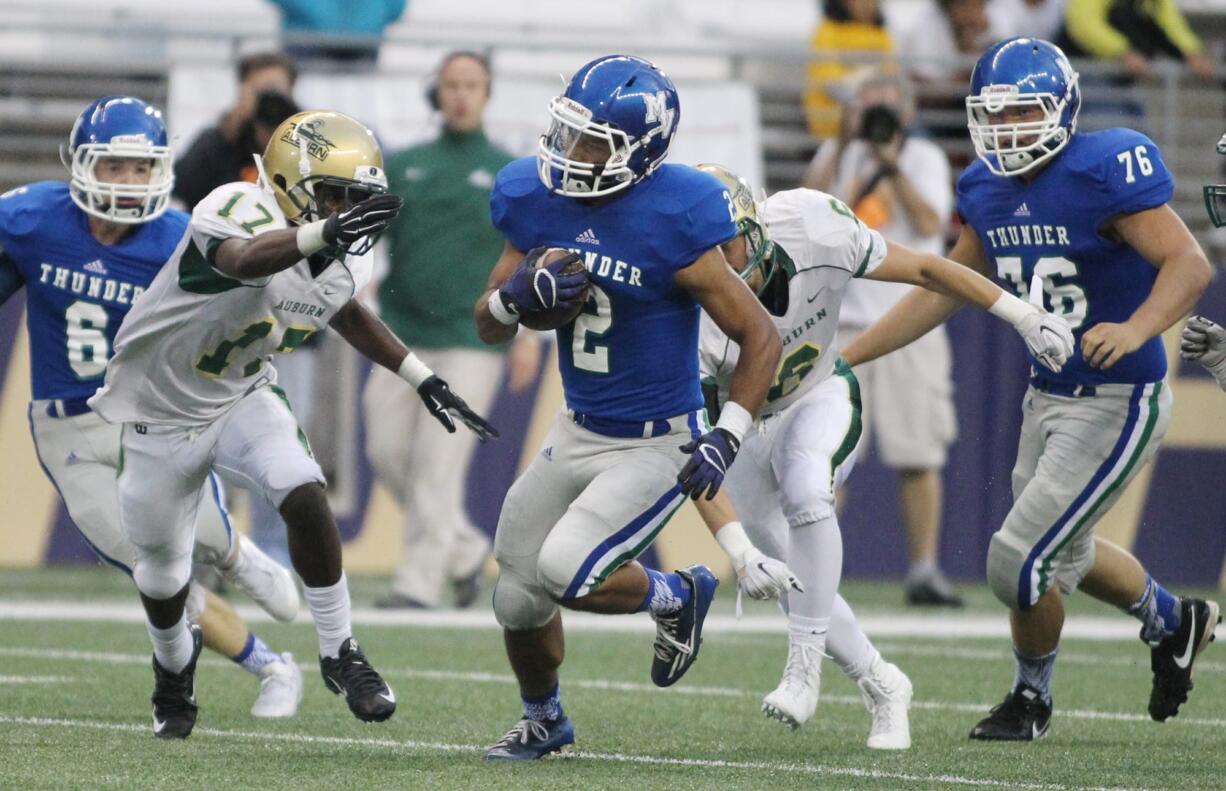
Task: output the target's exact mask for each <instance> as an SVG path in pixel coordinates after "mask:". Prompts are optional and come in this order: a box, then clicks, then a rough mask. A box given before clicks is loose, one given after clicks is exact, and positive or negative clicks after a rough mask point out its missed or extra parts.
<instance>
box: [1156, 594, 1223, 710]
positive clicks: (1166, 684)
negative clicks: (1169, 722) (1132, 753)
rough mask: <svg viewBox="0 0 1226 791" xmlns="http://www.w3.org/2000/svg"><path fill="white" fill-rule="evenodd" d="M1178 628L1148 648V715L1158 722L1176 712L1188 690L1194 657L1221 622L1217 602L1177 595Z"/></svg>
mask: <svg viewBox="0 0 1226 791" xmlns="http://www.w3.org/2000/svg"><path fill="white" fill-rule="evenodd" d="M1179 603H1180V608H1181V618H1182V620H1181V621H1180V624H1179V630H1178V631H1177V632H1175V634H1173V635H1171V636H1169V637H1167V638H1166V639H1164V640H1163V641H1162V642H1160V643H1158V644H1157V645H1156V646H1154V647H1153V648H1151V649H1150V652H1149V666H1150V669H1151V670H1153V671H1154V686H1153V689H1151V690H1150V693H1149V716H1151V717H1153V718H1154V719H1155V720H1156V721H1158V722H1165V721H1166V719H1167V717H1174V716H1175V715H1176V714H1178V713H1179V706H1180V705H1181V704H1182V703H1183V702H1184V701H1186V700H1187V699H1188V693H1189V692H1191V691H1192V668H1193V665H1194V664H1195V663H1196V657H1198V656H1200V652H1201V651H1204V650H1205V648H1206V647H1207V646H1208V645H1209V643H1211V642H1213V638H1214V634H1213V629H1214V627H1216V626H1217V625H1218V624H1219V623H1221V622H1222V616H1221V614H1220V611H1219V609H1218V605H1217V602H1213V601H1204V600H1203V599H1180V602H1179Z"/></svg>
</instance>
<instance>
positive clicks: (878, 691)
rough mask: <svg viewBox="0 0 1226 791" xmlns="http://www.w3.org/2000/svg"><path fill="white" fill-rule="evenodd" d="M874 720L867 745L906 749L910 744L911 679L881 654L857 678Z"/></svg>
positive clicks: (886, 748)
mask: <svg viewBox="0 0 1226 791" xmlns="http://www.w3.org/2000/svg"><path fill="white" fill-rule="evenodd" d="M856 683H857V684H858V685H859V687H860V697H861V698H862V699H863V700H864V705H865V707H866V708H867V709H868V711H869V714H871V715H872V717H873V724H872V726H871V727H870V728H869V731H868V746H869V748H870V749H873V750H906V749H907V748H908V747H910V746H911V719H910V716H909V714H908V710H909V709H910V708H911V679H909V678H907V675H906V674H905V673H903V672H902V671H901V670H899V669H898V667H897V666H895V665H892V664H890V663H889V662H887V661H885V660H884V659H882V658H881V657H877V659H876V661H874V662H873V665H872V667H870V668H869V670H868V674H867V675H865V676H864V678H861V679H860V680H859V681H857V682H856Z"/></svg>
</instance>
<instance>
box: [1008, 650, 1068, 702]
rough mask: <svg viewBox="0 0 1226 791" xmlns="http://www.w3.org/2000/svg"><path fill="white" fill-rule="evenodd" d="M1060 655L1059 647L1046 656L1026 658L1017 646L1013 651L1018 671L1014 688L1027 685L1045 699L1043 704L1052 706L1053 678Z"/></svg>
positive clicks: (1015, 674) (1015, 672) (1014, 677)
mask: <svg viewBox="0 0 1226 791" xmlns="http://www.w3.org/2000/svg"><path fill="white" fill-rule="evenodd" d="M1058 653H1060V648H1059V647H1058V646H1057V647H1056V650H1055V651H1052V652H1051V653H1050V654H1048V655H1046V656H1038V657H1034V656H1026V655H1025V654H1023V653H1022V652H1021V651H1018V650H1017V647H1016V646H1015V647H1014V649H1013V658H1014V659H1015V660H1017V661H1016V670H1015V671H1014V676H1013V688H1014V689H1017V687H1018V685H1020V684H1025V685H1027V686H1029V687H1033V688H1035V689H1037V690H1038V691H1039V696H1040V697H1042V698H1043V702H1044V703H1046V704H1048V705H1049V706H1050V705H1051V676H1052V673H1053V672H1054V671H1055V669H1056V654H1058Z"/></svg>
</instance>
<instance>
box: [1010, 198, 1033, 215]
mask: <svg viewBox="0 0 1226 791" xmlns="http://www.w3.org/2000/svg"><path fill="white" fill-rule="evenodd" d="M1013 216H1014V217H1029V216H1030V207H1029V206H1027V205H1026V203H1025V201H1023V202H1022V205H1021V206H1018V207H1017V208H1016V209H1014V210H1013Z"/></svg>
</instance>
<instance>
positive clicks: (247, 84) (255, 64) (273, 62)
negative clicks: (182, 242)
mask: <svg viewBox="0 0 1226 791" xmlns="http://www.w3.org/2000/svg"><path fill="white" fill-rule="evenodd" d="M297 78H298V67H297V66H295V65H294V61H293V60H291V59H290V58H288V57H286V56H285V55H282V54H280V53H276V52H264V53H260V54H257V55H248V56H247V57H245V58H243V59H242V60H240V61H239V62H238V101H237V102H236V103H235V104H234V106H233V107H232V108H230V109H229V110H227V111H226V113H225V115H223V116H222V117H221V121H220V122H218V124H217V126H211V127H209V128H208V129H205V130H204V131H203V132H201V133H200V135H199V136H198V137H197V138H196V139H195V141H194V142H193V143H192V144H191V146H190V147H189V148H188V149H187V152H186V153H185V154H183V155H182V156H181V157H179V158H178V160H177V161H176V162H175V191H174V196H175V197H176V198H178V199H179V200H180V201H182V202H183V204H184V205H185V206H186V207H187V210H188V211H191V210H192V207H194V206H195V205H196V204H197V203H199V202H200V201H201V200H202V199H203V198H204V196H206V195H208V194H209V193H210V192H212V191H213V190H214V189H215V188H216V187H219V186H221V185H222V184H229V183H230V182H232V181H255V180H256V171H255V162H254V160H252V158H251V155H252V154H262V153H264V149H265V147H267V145H268V139H269V138H270V137H271V136H272V132H273V130H274V129H276V128H277V126H279V125H280V123H281V122H282V121H284V120H285V119H286V118H289V117H290V116H291V115H293V114H294V113H296V112H298V106H297V105H296V104H294V100H293V98H292V97H293V92H294V81H295V80H296V79H297Z"/></svg>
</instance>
